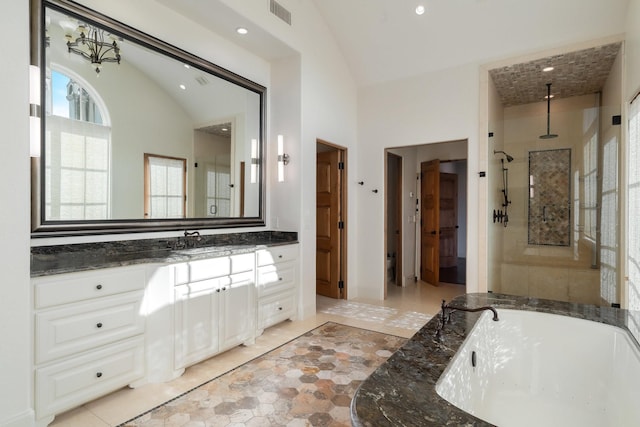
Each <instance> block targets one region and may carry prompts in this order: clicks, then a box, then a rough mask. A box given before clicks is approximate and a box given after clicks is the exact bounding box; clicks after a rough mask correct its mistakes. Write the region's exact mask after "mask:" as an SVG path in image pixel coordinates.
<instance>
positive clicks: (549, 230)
mask: <svg viewBox="0 0 640 427" xmlns="http://www.w3.org/2000/svg"><path fill="white" fill-rule="evenodd" d="M570 179H571V150H570V149H560V150H544V151H531V152H529V222H528V223H529V230H528V236H529V244H530V245H551V246H569V245H570V244H571V240H570V236H571V182H570Z"/></svg>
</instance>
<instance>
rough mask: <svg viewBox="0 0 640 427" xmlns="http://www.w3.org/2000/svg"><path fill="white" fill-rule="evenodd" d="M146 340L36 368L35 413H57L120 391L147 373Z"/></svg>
mask: <svg viewBox="0 0 640 427" xmlns="http://www.w3.org/2000/svg"><path fill="white" fill-rule="evenodd" d="M143 359H144V339H143V338H142V337H137V338H133V339H129V340H126V341H122V342H120V343H118V344H115V345H111V346H108V347H105V348H102V349H99V350H95V351H91V352H88V353H85V354H83V355H81V356H78V357H73V358H68V359H65V360H64V361H63V362H60V363H54V364H50V365H48V366H45V367H41V368H38V369H36V372H35V381H36V385H35V390H36V396H35V397H36V398H35V404H36V413H37V417H38V418H43V417H46V416H49V415H54V414H57V413H60V412H63V411H65V410H67V409H70V408H73V407H75V406H78V405H79V404H82V403H85V402H87V401H89V400H92V399H95V398H97V397H100V396H102V395H104V394H107V393H110V392H112V391H114V390H117V389H119V388H121V387H123V386H126V385H127V384H130V383H131V382H133V381H135V380H137V379H139V378H141V377H142V376H143V375H144V360H143Z"/></svg>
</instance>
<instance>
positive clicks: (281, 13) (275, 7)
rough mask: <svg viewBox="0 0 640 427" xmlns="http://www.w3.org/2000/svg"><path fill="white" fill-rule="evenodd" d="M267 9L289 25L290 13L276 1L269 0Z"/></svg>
mask: <svg viewBox="0 0 640 427" xmlns="http://www.w3.org/2000/svg"><path fill="white" fill-rule="evenodd" d="M269 9H270V10H271V13H273V14H274V15H276V16H277V17H278V18H280V19H282V20H283V21H284V22H286V23H287V24H289V25H291V12H289V11H288V10H287V9H285V8H284V6H282V5H281V4H280V3H278V2H277V1H276V0H269Z"/></svg>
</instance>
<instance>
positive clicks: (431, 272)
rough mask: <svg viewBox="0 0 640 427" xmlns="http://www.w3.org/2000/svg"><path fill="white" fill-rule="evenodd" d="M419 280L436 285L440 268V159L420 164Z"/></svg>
mask: <svg viewBox="0 0 640 427" xmlns="http://www.w3.org/2000/svg"><path fill="white" fill-rule="evenodd" d="M420 172H421V173H420V176H421V189H420V193H421V197H422V204H421V207H420V215H421V219H420V223H421V226H420V280H422V281H424V282H427V283H431V284H432V285H435V286H438V282H439V270H440V266H439V264H440V242H439V238H440V236H439V235H440V160H437V159H436V160H431V161H429V162H423V163H422V164H421V165H420Z"/></svg>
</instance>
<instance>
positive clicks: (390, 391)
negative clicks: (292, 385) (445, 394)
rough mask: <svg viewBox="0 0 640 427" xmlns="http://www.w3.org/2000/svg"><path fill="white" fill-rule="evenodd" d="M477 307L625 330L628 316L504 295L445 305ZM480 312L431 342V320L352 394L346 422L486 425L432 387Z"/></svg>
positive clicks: (459, 319) (460, 317)
mask: <svg viewBox="0 0 640 427" xmlns="http://www.w3.org/2000/svg"><path fill="white" fill-rule="evenodd" d="M450 303H451V304H452V305H456V306H462V307H465V306H466V307H469V308H476V307H481V306H486V305H491V306H493V307H495V308H497V309H498V313H500V309H501V308H503V309H516V310H528V311H539V312H545V313H552V314H560V315H565V316H571V317H576V318H581V319H587V320H593V321H596V322H600V323H606V324H609V325H614V326H619V327H621V328H623V329H626V330H628V329H627V327H626V319H627V311H626V310H622V309H617V308H609V307H598V306H594V305H584V304H574V303H566V302H559V301H551V300H543V299H536V298H527V297H518V296H512V295H503V294H493V293H486V294H467V295H462V296H459V297H457V298H455V299H453V300H452V301H451V302H450ZM481 314H482V313H481V312H479V313H468V312H461V311H458V312H456V313H455V314H454V315H453V316H451V323H448V324H447V325H446V327H445V328H444V331H443V333H442V335H441V339H440V340H438V339H436V338H435V334H436V331H437V328H438V322H439V321H440V318H439V317H440V316H439V315H438V316H434V317H433V318H432V319H431V320H430V321H429V322H428V323H427V324H426V325H425V326H423V327H422V329H421V330H420V331H418V332H417V333H416V334H415V335H414V336H413V337H412V338H411V339H410V340H409V341H407V343H406V344H405V345H404V346H403V347H402V348H400V349H399V350H398V351H397V352H396V353H394V354H393V355H392V356H391V357H390V358H389V359H388V360H387V361H386V362H385V363H384V364H383V365H381V366H380V367H379V368H378V369H377V370H376V371H375V372H374V373H373V374H372V375H371V376H370V377H369V378H367V379H366V380H365V381H364V382H363V383H362V384H361V386H360V388H359V389H358V391H357V392H356V394H355V396H354V398H353V401H352V402H351V419H352V423H353V425H354V426H356V427H360V426H367V427H369V426H370V427H383V426H411V427H420V426H491V425H492V424H489V423H487V422H485V421H482V420H480V419H478V418H476V417H474V416H473V415H471V414H469V413H467V412H464V411H462V410H461V409H458V408H457V407H455V406H453V405H452V404H450V403H449V402H447V401H446V400H444V399H443V398H441V397H440V396H439V395H438V394H437V393H436V389H435V386H436V383H437V381H438V379H439V378H440V376H441V375H442V373H443V372H444V370H445V368H446V367H447V365H448V364H449V362H450V360H451V359H452V358H453V356H454V355H455V353H456V352H457V350H458V348H459V347H460V345H461V344H462V342H463V341H464V339H465V338H466V336H467V333H469V331H470V330H471V329H472V328H473V325H474V324H475V322H476V321H477V320H478V319H479V318H480V315H481Z"/></svg>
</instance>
